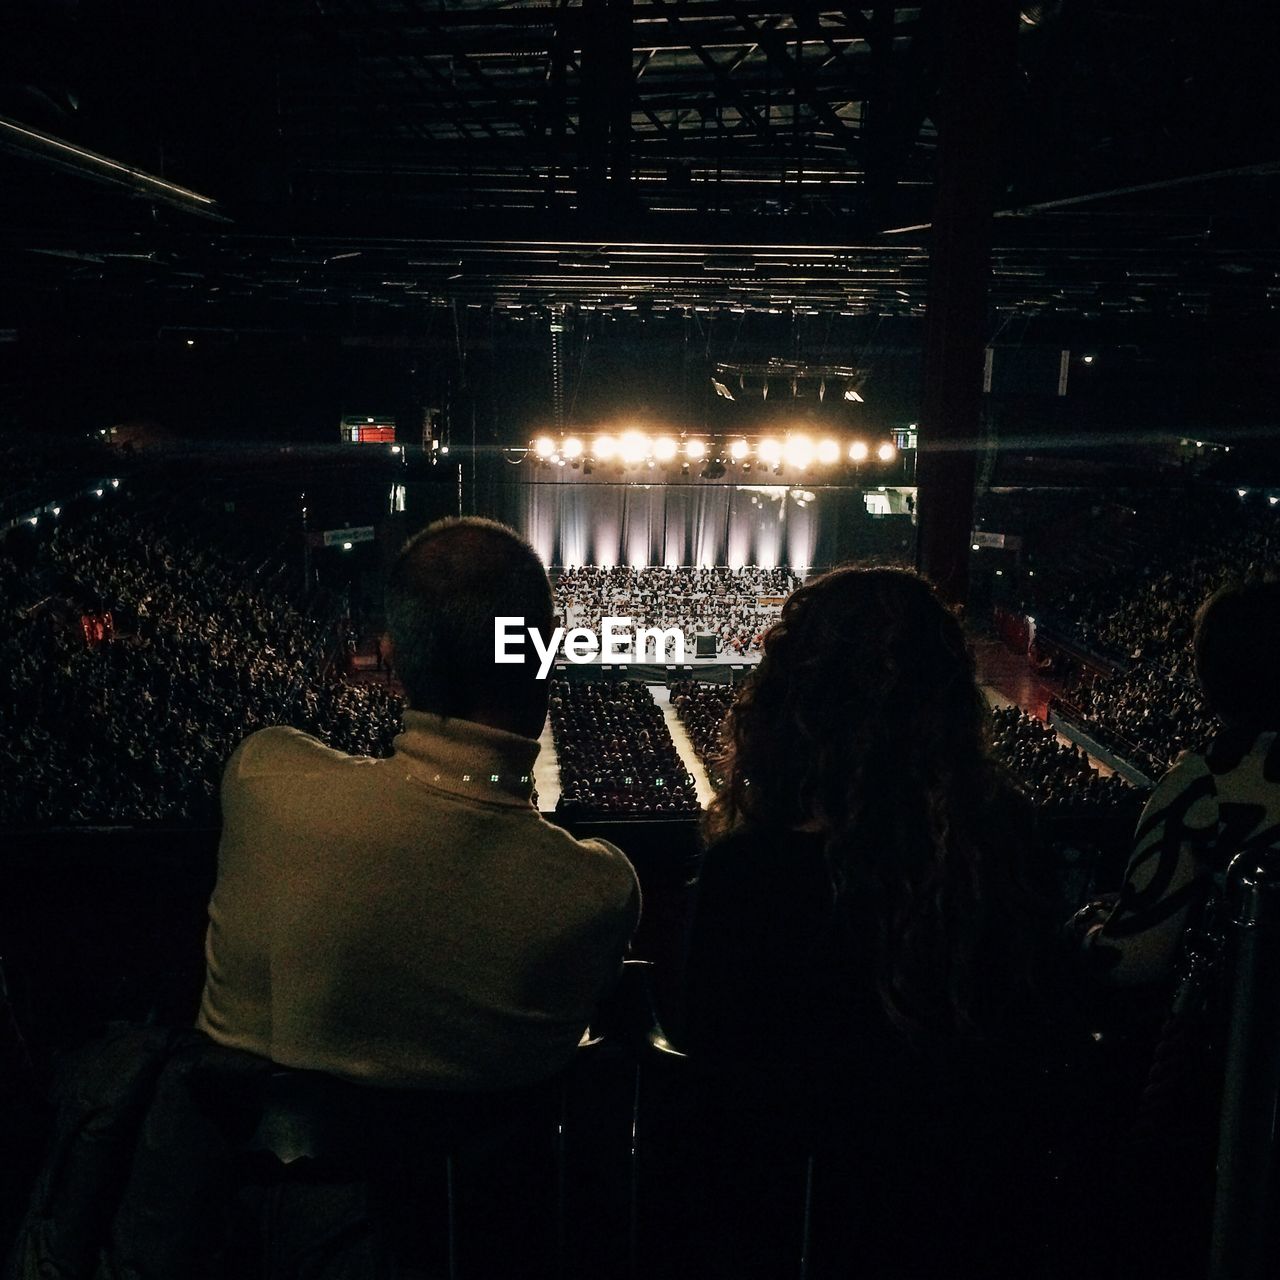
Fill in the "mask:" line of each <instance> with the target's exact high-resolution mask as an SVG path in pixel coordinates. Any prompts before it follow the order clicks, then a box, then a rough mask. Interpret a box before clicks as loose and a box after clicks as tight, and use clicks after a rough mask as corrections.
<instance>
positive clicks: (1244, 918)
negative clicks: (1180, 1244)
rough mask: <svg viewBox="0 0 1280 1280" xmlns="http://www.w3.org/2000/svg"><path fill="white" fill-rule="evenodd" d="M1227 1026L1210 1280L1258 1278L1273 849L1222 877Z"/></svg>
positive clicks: (1278, 1049) (1272, 1033)
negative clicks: (1227, 938) (1226, 913)
mask: <svg viewBox="0 0 1280 1280" xmlns="http://www.w3.org/2000/svg"><path fill="white" fill-rule="evenodd" d="M1227 894H1228V900H1229V903H1230V907H1231V928H1232V957H1233V962H1232V984H1231V1025H1230V1031H1229V1034H1228V1039H1227V1061H1226V1070H1225V1074H1224V1079H1223V1089H1222V1118H1221V1124H1220V1128H1219V1133H1218V1177H1217V1188H1216V1191H1215V1194H1214V1212H1213V1243H1212V1248H1211V1251H1210V1263H1209V1276H1210V1280H1262V1277H1263V1275H1264V1266H1266V1267H1267V1270H1266V1274H1268V1275H1270V1274H1273V1272H1271V1271H1270V1269H1269V1268H1270V1266H1274V1259H1271V1260H1270V1262H1269V1263H1268V1262H1267V1259H1266V1251H1267V1245H1268V1239H1267V1237H1268V1234H1269V1233H1270V1232H1271V1231H1272V1230H1273V1229H1274V1223H1273V1222H1272V1220H1271V1212H1270V1211H1271V1207H1272V1203H1273V1194H1274V1193H1273V1190H1272V1186H1271V1183H1272V1180H1273V1178H1274V1177H1275V1173H1276V1170H1275V1144H1276V1138H1277V1129H1276V1118H1277V1101H1278V1100H1280V1001H1277V999H1276V992H1275V982H1276V978H1277V974H1278V973H1280V851H1276V850H1267V851H1262V852H1258V851H1256V850H1255V851H1251V852H1247V853H1241V854H1239V855H1237V856H1236V858H1235V859H1234V860H1233V861H1232V863H1231V866H1230V869H1229V870H1228V872H1227Z"/></svg>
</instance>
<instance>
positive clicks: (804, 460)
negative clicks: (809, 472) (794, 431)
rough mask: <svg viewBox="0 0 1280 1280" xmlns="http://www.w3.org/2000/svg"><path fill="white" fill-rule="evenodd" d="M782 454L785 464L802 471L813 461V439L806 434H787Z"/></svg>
mask: <svg viewBox="0 0 1280 1280" xmlns="http://www.w3.org/2000/svg"><path fill="white" fill-rule="evenodd" d="M782 454H783V457H784V458H786V460H787V466H789V467H796V468H798V469H799V470H801V471H803V470H804V469H805V467H807V466H808V465H809V463H811V462H812V461H813V441H812V440H810V439H809V437H808V436H788V437H787V443H786V447H785V448H784V449H783V451H782Z"/></svg>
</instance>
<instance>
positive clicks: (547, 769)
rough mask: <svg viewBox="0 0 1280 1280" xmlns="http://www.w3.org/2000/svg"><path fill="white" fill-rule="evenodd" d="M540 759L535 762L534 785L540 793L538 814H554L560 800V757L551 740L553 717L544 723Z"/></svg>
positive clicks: (540, 736)
mask: <svg viewBox="0 0 1280 1280" xmlns="http://www.w3.org/2000/svg"><path fill="white" fill-rule="evenodd" d="M538 746H539V748H540V750H539V751H538V758H537V759H536V760H535V761H534V762H533V785H534V788H535V789H536V790H537V792H538V812H539V813H553V812H554V811H555V807H556V803H557V801H559V799H560V757H559V756H558V755H556V746H555V743H554V742H553V741H552V738H551V717H550V716H548V717H547V718H546V720H544V721H543V723H542V733H541V734H540V735H539V737H538Z"/></svg>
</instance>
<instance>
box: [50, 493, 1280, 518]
mask: <svg viewBox="0 0 1280 1280" xmlns="http://www.w3.org/2000/svg"><path fill="white" fill-rule="evenodd" d="M1267 501H1268V502H1269V503H1271V505H1272V506H1273V507H1274V506H1275V505H1276V503H1277V502H1280V498H1277V497H1276V496H1275V494H1274V493H1273V494H1272V495H1271V496H1270V497H1269V498H1268V499H1267ZM54 514H55V515H56V514H57V513H56V512H55V513H54Z"/></svg>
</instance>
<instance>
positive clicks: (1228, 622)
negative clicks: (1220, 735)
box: [1195, 578, 1280, 730]
mask: <svg viewBox="0 0 1280 1280" xmlns="http://www.w3.org/2000/svg"><path fill="white" fill-rule="evenodd" d="M1195 660H1196V675H1197V676H1198V677H1199V679H1200V687H1201V688H1202V689H1203V690H1204V695H1205V698H1206V700H1207V701H1208V703H1209V705H1210V707H1211V708H1212V709H1213V711H1214V712H1215V713H1216V714H1217V715H1218V716H1220V717H1221V718H1222V719H1223V720H1224V721H1225V722H1226V723H1227V724H1231V725H1236V726H1239V727H1241V728H1250V729H1257V730H1262V729H1280V582H1276V581H1270V580H1266V579H1262V578H1254V579H1250V580H1248V581H1246V582H1239V583H1233V584H1231V585H1230V586H1226V587H1223V588H1221V589H1220V590H1218V591H1215V592H1214V594H1213V595H1211V596H1210V597H1209V599H1208V600H1206V601H1205V602H1204V604H1203V605H1201V606H1200V611H1199V613H1198V614H1197V615H1196V627H1195Z"/></svg>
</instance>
